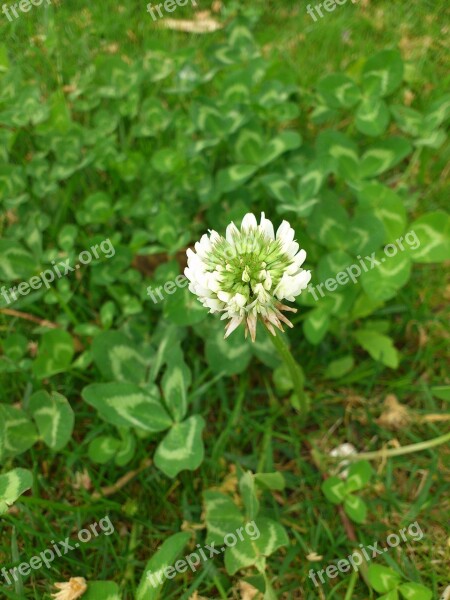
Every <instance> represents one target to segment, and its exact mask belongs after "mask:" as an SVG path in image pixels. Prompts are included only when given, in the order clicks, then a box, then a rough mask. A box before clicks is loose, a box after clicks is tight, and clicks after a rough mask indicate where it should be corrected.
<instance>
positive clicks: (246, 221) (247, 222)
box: [241, 213, 258, 230]
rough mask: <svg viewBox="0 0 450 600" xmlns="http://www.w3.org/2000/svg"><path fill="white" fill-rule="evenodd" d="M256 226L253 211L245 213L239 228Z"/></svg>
mask: <svg viewBox="0 0 450 600" xmlns="http://www.w3.org/2000/svg"><path fill="white" fill-rule="evenodd" d="M257 227H258V223H257V222H256V217H255V215H254V214H253V213H247V214H246V215H245V217H244V218H243V219H242V223H241V230H247V229H256V228H257Z"/></svg>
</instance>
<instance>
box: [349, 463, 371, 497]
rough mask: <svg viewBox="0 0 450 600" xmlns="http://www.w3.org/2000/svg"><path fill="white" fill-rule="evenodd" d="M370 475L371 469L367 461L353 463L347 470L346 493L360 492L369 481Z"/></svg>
mask: <svg viewBox="0 0 450 600" xmlns="http://www.w3.org/2000/svg"><path fill="white" fill-rule="evenodd" d="M372 475H373V469H372V467H371V465H370V462H369V461H367V460H360V461H358V462H356V463H353V464H352V465H351V466H350V468H349V470H348V476H347V479H346V481H345V489H346V491H348V492H354V491H355V490H361V489H362V488H363V487H364V486H365V485H366V484H367V483H368V482H369V481H370V479H371V477H372Z"/></svg>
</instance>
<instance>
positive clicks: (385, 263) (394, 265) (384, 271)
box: [360, 244, 411, 301]
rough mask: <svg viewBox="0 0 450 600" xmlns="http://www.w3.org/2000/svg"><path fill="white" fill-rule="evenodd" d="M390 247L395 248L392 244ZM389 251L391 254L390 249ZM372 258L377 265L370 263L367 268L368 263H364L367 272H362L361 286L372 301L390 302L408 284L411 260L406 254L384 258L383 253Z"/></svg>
mask: <svg viewBox="0 0 450 600" xmlns="http://www.w3.org/2000/svg"><path fill="white" fill-rule="evenodd" d="M392 246H394V247H395V245H394V244H392ZM389 251H390V252H391V248H390V250H389ZM398 252H400V251H398ZM374 258H375V260H377V261H378V262H379V264H377V265H374V264H373V263H371V266H370V267H369V265H368V261H366V262H365V264H366V268H369V270H368V271H367V272H366V271H364V270H363V271H362V273H361V277H360V280H361V285H362V287H363V289H364V291H365V292H366V294H367V295H368V296H370V297H371V298H372V299H373V300H375V301H376V300H379V301H385V300H390V299H391V298H394V297H395V296H396V295H397V292H398V291H399V290H400V289H401V288H402V287H403V286H404V285H405V284H406V283H408V281H409V278H410V275H411V259H410V257H409V256H408V253H407V252H403V253H401V254H400V253H399V254H396V255H395V256H386V255H385V253H384V252H378V253H376V254H375V257H374ZM372 265H373V266H372Z"/></svg>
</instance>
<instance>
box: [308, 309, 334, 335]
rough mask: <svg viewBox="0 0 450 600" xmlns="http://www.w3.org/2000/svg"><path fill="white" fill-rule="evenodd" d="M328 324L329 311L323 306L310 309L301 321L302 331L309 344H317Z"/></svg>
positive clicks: (325, 331)
mask: <svg viewBox="0 0 450 600" xmlns="http://www.w3.org/2000/svg"><path fill="white" fill-rule="evenodd" d="M329 326H330V315H329V311H328V309H327V308H323V307H319V308H315V309H314V310H310V311H309V313H308V314H307V315H306V318H305V320H304V321H303V331H304V333H305V336H306V339H307V340H308V342H311V344H319V343H320V342H321V341H322V340H323V338H324V337H325V335H326V333H327V331H328V328H329Z"/></svg>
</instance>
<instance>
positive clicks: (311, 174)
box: [298, 163, 326, 201]
mask: <svg viewBox="0 0 450 600" xmlns="http://www.w3.org/2000/svg"><path fill="white" fill-rule="evenodd" d="M325 177H326V172H325V171H324V170H323V167H322V168H321V167H320V165H319V163H313V164H312V165H311V167H310V168H309V169H308V170H307V171H306V173H304V174H303V175H302V177H301V179H300V182H299V185H298V193H299V195H300V198H302V200H303V201H305V200H309V199H310V198H315V197H316V196H317V194H318V193H319V190H320V188H321V187H322V184H323V182H324V180H325Z"/></svg>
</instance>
